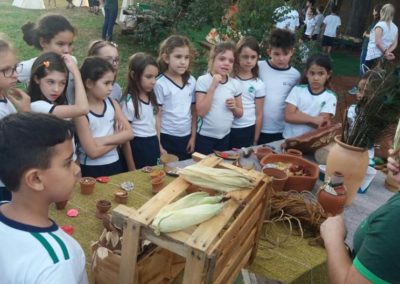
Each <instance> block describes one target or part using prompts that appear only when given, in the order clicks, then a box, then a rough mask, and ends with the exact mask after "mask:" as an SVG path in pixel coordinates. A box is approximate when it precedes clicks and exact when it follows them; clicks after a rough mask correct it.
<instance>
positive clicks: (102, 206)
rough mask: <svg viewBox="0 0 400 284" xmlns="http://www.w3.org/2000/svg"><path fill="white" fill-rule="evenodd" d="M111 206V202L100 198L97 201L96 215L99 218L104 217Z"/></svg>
mask: <svg viewBox="0 0 400 284" xmlns="http://www.w3.org/2000/svg"><path fill="white" fill-rule="evenodd" d="M110 208H111V202H110V201H108V200H104V199H102V200H99V201H97V203H96V209H97V211H96V217H97V218H99V219H103V217H104V215H106V214H107V212H108V210H110Z"/></svg>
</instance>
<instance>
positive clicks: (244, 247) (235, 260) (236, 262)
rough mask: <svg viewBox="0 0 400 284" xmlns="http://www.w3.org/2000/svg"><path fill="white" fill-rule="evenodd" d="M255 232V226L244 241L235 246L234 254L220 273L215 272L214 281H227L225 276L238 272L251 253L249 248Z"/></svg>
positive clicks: (224, 282)
mask: <svg viewBox="0 0 400 284" xmlns="http://www.w3.org/2000/svg"><path fill="white" fill-rule="evenodd" d="M255 234H256V228H254V230H253V231H251V233H250V235H249V237H248V238H247V239H246V241H245V242H244V243H243V244H241V245H240V246H239V247H238V248H237V254H236V256H235V257H232V258H231V259H230V261H229V262H228V263H227V265H226V266H225V267H224V269H223V271H222V272H221V273H220V274H217V273H215V275H216V276H217V275H218V277H217V278H216V280H215V281H214V283H221V284H222V283H223V284H226V283H229V282H227V279H226V278H228V277H229V276H232V274H236V273H238V272H239V271H240V269H242V268H243V267H244V266H245V265H246V263H247V262H248V260H249V257H250V255H251V248H252V245H253V243H254V237H255ZM240 264H242V266H240ZM231 283H232V282H231Z"/></svg>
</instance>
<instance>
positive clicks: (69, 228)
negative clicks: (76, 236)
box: [60, 225, 74, 235]
mask: <svg viewBox="0 0 400 284" xmlns="http://www.w3.org/2000/svg"><path fill="white" fill-rule="evenodd" d="M60 228H61V230H63V231H64V232H66V233H67V234H68V235H72V234H73V233H74V227H72V225H62V226H61V227H60Z"/></svg>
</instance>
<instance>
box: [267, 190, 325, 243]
mask: <svg viewBox="0 0 400 284" xmlns="http://www.w3.org/2000/svg"><path fill="white" fill-rule="evenodd" d="M268 215H269V216H268V218H267V219H266V220H265V221H264V227H263V234H262V236H261V237H262V238H263V239H265V240H267V241H268V242H269V243H271V244H272V247H271V248H274V247H279V246H280V245H281V244H284V243H285V244H288V240H289V238H290V236H292V235H297V236H301V237H302V238H310V241H309V243H310V244H311V245H321V246H323V241H322V239H321V237H320V234H319V227H320V226H321V224H322V222H323V221H325V219H326V218H327V216H326V214H325V213H324V211H323V209H322V207H321V205H320V204H319V203H318V202H317V199H316V197H315V195H313V194H312V193H311V192H309V191H303V192H297V191H287V192H274V193H273V195H272V197H271V203H270V212H269V214H268ZM282 226H283V227H284V228H285V229H286V231H287V234H286V237H285V238H284V239H283V240H282V239H281V238H279V237H274V236H276V235H277V234H276V231H277V230H278V231H279V229H278V227H280V228H282ZM289 245H290V244H289Z"/></svg>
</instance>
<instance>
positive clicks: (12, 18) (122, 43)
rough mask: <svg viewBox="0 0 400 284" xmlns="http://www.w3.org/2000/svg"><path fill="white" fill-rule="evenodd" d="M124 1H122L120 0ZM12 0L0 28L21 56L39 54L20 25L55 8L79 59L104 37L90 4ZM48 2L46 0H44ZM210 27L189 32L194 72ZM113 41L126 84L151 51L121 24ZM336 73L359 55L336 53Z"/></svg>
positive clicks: (200, 68)
mask: <svg viewBox="0 0 400 284" xmlns="http://www.w3.org/2000/svg"><path fill="white" fill-rule="evenodd" d="M121 2H122V1H120V3H121ZM11 3H12V1H11V0H0V9H1V17H0V27H1V28H0V31H1V32H3V33H5V34H7V35H8V37H9V38H10V39H11V41H12V42H13V43H14V45H15V47H16V48H17V50H18V57H19V59H20V60H26V59H29V58H32V57H34V56H37V55H38V54H39V51H38V50H36V49H34V48H33V47H31V46H28V45H27V44H26V43H25V42H24V41H23V39H22V31H21V26H22V25H23V24H24V23H26V22H27V21H33V22H35V21H36V20H37V19H38V17H39V16H40V15H42V14H45V13H48V12H53V13H60V14H63V15H65V16H66V17H67V18H68V19H69V20H70V21H71V22H72V24H73V25H74V26H75V27H76V28H77V30H78V33H77V36H76V38H75V42H74V50H73V55H74V56H76V57H77V59H78V62H80V63H81V62H82V61H83V59H84V58H85V56H86V51H87V46H88V44H89V43H90V42H91V41H92V40H95V39H98V38H100V37H101V28H102V24H103V19H104V18H103V16H101V15H98V16H96V15H94V14H91V13H89V12H88V8H74V9H65V6H66V1H65V0H58V1H57V7H58V8H52V9H48V10H40V11H39V10H25V9H20V8H16V7H13V6H11ZM45 4H47V1H46V0H45ZM208 30H209V27H203V28H202V29H201V30H200V31H195V30H194V31H193V32H190V33H189V37H190V38H191V40H192V41H193V42H194V45H195V47H196V49H197V50H198V51H199V52H198V54H199V57H198V58H197V60H196V63H197V64H195V66H194V70H193V73H194V75H195V76H198V75H201V74H202V73H203V72H204V71H205V68H206V64H207V59H206V54H205V51H204V50H203V49H202V48H201V47H200V45H199V42H200V41H202V40H203V39H204V36H205V35H206V34H207V32H208ZM113 38H114V41H115V42H116V43H118V50H119V53H120V58H121V64H120V72H119V76H118V81H119V83H120V85H121V86H125V73H126V68H127V61H128V58H129V56H130V55H132V54H133V53H135V52H138V51H149V49H148V48H147V49H146V47H145V46H140V45H138V44H137V43H136V42H135V41H134V39H133V37H132V36H131V35H122V34H121V32H120V28H119V27H118V26H116V27H115V29H114V34H113ZM333 59H334V64H333V65H334V75H343V76H356V75H357V72H358V71H357V70H358V58H357V57H356V56H354V55H349V54H347V53H346V52H345V51H342V52H336V53H333Z"/></svg>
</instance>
